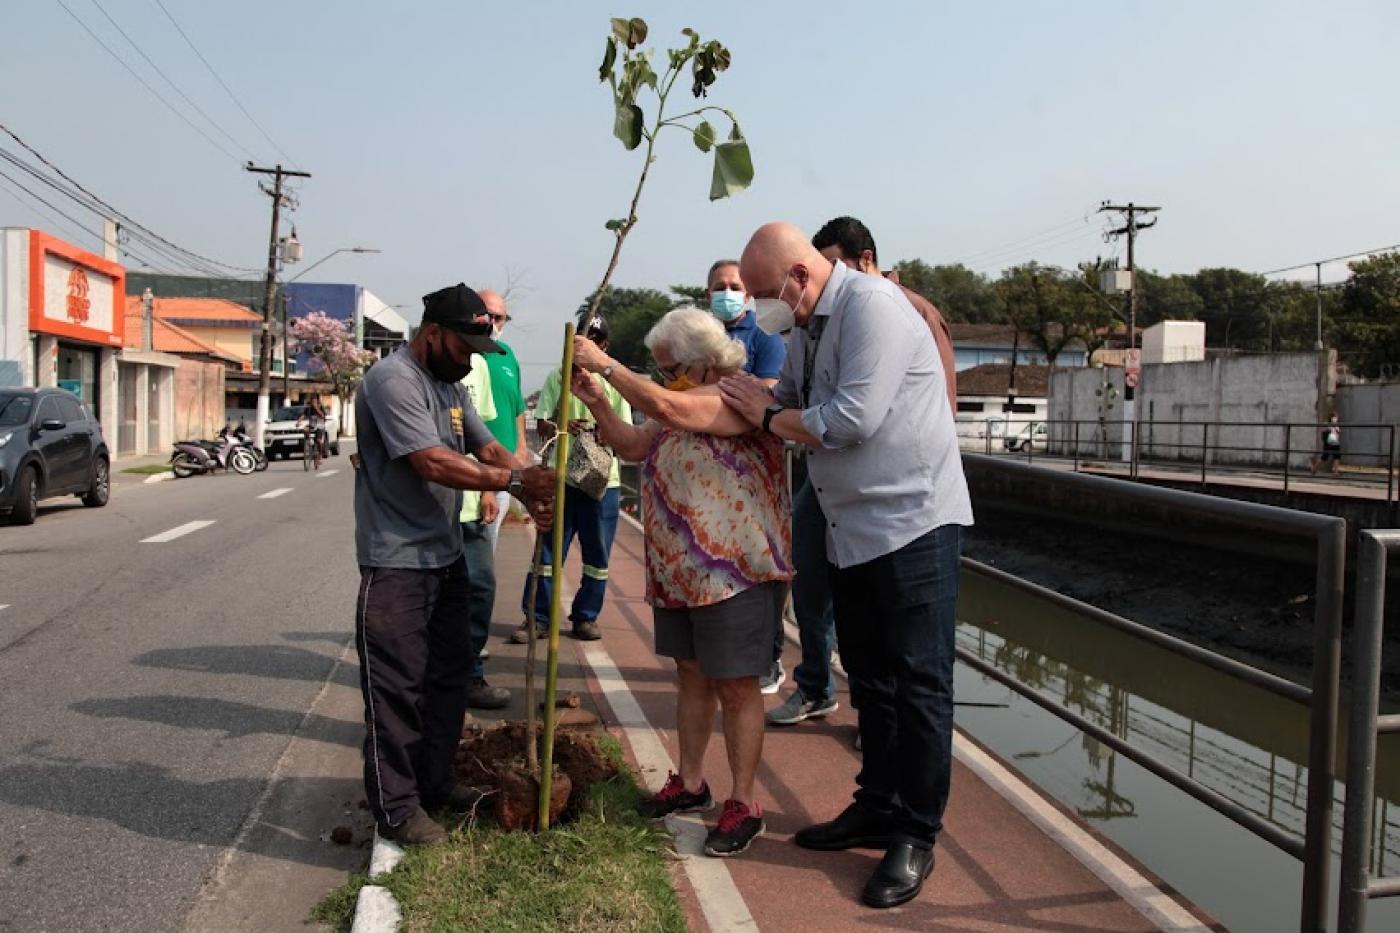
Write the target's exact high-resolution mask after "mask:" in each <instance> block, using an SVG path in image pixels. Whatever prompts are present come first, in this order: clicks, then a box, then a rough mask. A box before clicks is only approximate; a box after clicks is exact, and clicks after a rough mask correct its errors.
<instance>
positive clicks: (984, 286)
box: [894, 259, 1005, 324]
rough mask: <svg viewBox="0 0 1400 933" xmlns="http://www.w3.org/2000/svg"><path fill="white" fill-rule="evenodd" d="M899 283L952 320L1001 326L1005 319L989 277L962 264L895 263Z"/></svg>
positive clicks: (914, 260)
mask: <svg viewBox="0 0 1400 933" xmlns="http://www.w3.org/2000/svg"><path fill="white" fill-rule="evenodd" d="M894 271H895V272H897V273H899V284H901V285H903V286H904V287H905V288H908V289H910V290H912V291H916V292H918V293H919V294H920V295H923V296H924V297H925V298H927V299H928V300H929V301H931V302H933V303H934V305H935V306H936V307H937V308H938V310H939V311H941V312H942V313H943V316H944V317H945V318H947V319H948V320H949V321H954V322H958V323H966V324H997V323H1000V322H1001V321H1003V320H1005V313H1004V312H1003V310H1002V308H1001V306H1000V304H999V303H998V299H997V294H996V290H995V289H994V288H992V283H991V282H989V281H988V280H987V277H986V276H984V275H981V274H980V273H977V272H973V271H972V270H971V269H969V268H967V267H966V266H964V265H961V264H955V265H951V266H930V265H929V264H928V263H926V262H924V261H923V260H921V259H906V260H904V261H903V262H899V263H896V264H895V267H894Z"/></svg>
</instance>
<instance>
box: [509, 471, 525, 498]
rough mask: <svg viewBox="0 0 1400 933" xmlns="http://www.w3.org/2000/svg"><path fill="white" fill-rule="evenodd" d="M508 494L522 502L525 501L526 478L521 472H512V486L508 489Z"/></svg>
mask: <svg viewBox="0 0 1400 933" xmlns="http://www.w3.org/2000/svg"><path fill="white" fill-rule="evenodd" d="M506 492H508V493H510V494H511V495H512V496H514V497H515V498H517V499H519V500H520V501H521V502H524V501H525V477H524V476H523V475H521V473H520V471H519V470H511V471H510V485H509V486H507V487H506Z"/></svg>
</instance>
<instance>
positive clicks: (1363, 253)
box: [1259, 243, 1400, 275]
mask: <svg viewBox="0 0 1400 933" xmlns="http://www.w3.org/2000/svg"><path fill="white" fill-rule="evenodd" d="M1397 249H1400V243H1395V244H1392V245H1391V246H1381V247H1377V248H1376V249H1363V250H1361V251H1360V252H1356V253H1347V254H1346V255H1345V256H1333V257H1332V258H1331V259H1314V260H1313V261H1312V262H1300V263H1298V265H1296V266H1284V267H1283V268H1282V269H1270V270H1269V271H1268V272H1261V273H1259V274H1260V275H1277V274H1278V273H1280V272H1292V271H1293V270H1295V269H1307V268H1310V267H1312V266H1316V265H1321V264H1325V263H1329V262H1341V261H1342V260H1343V259H1355V258H1356V257H1358V256H1372V255H1375V254H1376V253H1389V252H1393V251H1394V250H1397Z"/></svg>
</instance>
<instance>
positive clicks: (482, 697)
mask: <svg viewBox="0 0 1400 933" xmlns="http://www.w3.org/2000/svg"><path fill="white" fill-rule="evenodd" d="M509 705H510V691H509V690H507V689H506V688H505V687H493V686H491V685H490V684H488V683H487V682H486V678H485V677H478V678H477V679H476V680H475V681H473V682H472V685H471V687H470V689H468V690H467V706H469V707H471V708H472V709H505V708H506V707H507V706H509Z"/></svg>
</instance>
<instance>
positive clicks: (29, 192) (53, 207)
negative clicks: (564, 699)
mask: <svg viewBox="0 0 1400 933" xmlns="http://www.w3.org/2000/svg"><path fill="white" fill-rule="evenodd" d="M0 178H4V179H6V180H7V181H9V183H10V184H12V185H14V186H15V187H16V188H18V189H19V190H21V191H23V192H24V193H25V194H27V195H29V196H30V197H31V198H33V199H34V200H36V201H38V202H39V203H40V204H43V205H44V206H45V207H47V208H48V209H49V210H51V211H53V212H54V213H56V214H58V215H59V216H60V217H63V218H65V219H66V220H68V221H69V222H70V223H72V224H74V225H76V226H77V228H78V229H80V230H82V231H84V232H85V233H86V234H87V235H89V236H92V235H93V234H92V232H91V231H89V230H87V228H86V227H84V226H83V222H82V221H80V220H78V219H77V218H76V217H74V216H73V215H71V214H69V213H67V212H66V211H64V210H63V209H62V208H60V207H59V206H58V205H56V204H54V203H53V202H51V201H49V200H47V199H46V198H44V197H43V196H42V195H39V194H36V193H35V192H34V191H33V190H31V189H30V188H29V187H28V186H26V185H25V184H23V183H22V182H19V181H16V180H15V179H14V178H13V177H12V176H10V175H9V174H7V173H6V172H4V171H3V170H0ZM12 193H13V192H12ZM121 249H122V251H123V252H125V253H126V254H127V255H129V256H134V257H135V258H137V259H139V260H141V262H142V263H144V264H145V265H147V266H149V267H150V268H152V269H155V270H156V271H158V272H168V271H169V270H168V269H164V268H161V267H160V266H158V265H157V264H156V263H154V262H152V261H151V260H150V259H149V258H147V257H146V256H143V255H142V254H140V253H138V252H136V251H135V250H133V249H130V248H127V247H122V248H121Z"/></svg>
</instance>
